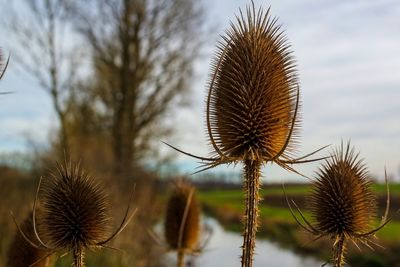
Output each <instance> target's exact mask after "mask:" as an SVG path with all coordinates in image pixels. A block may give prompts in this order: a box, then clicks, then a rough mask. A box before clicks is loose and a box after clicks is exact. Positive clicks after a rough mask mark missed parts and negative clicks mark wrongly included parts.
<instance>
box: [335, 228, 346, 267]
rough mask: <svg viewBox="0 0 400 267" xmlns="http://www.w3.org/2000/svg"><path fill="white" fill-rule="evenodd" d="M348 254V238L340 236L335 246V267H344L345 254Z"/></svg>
mask: <svg viewBox="0 0 400 267" xmlns="http://www.w3.org/2000/svg"><path fill="white" fill-rule="evenodd" d="M345 253H346V237H345V236H344V235H343V234H342V235H340V236H339V237H338V238H337V239H336V241H335V244H334V246H333V266H334V267H343V266H344V262H345V261H344V254H345Z"/></svg>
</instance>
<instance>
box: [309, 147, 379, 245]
mask: <svg viewBox="0 0 400 267" xmlns="http://www.w3.org/2000/svg"><path fill="white" fill-rule="evenodd" d="M309 205H310V209H311V212H312V215H313V218H314V220H315V222H316V225H315V228H316V229H317V230H318V231H320V232H322V233H324V234H326V235H330V236H336V235H341V234H345V235H347V236H349V237H351V236H356V235H357V234H360V233H362V232H364V231H365V230H367V229H370V228H371V224H372V223H373V221H374V219H375V214H376V211H377V207H376V197H375V195H374V194H373V193H372V190H371V179H370V176H369V174H368V171H367V168H366V166H365V164H364V163H363V162H362V160H359V159H358V156H357V155H356V154H355V152H354V149H350V147H349V145H348V146H347V148H346V150H343V147H341V148H340V149H339V150H337V151H336V152H335V153H334V154H333V155H332V159H331V160H328V161H326V163H325V164H324V165H323V166H322V168H321V169H320V171H319V172H318V174H317V179H316V181H315V182H313V184H312V194H311V196H310V204H309Z"/></svg>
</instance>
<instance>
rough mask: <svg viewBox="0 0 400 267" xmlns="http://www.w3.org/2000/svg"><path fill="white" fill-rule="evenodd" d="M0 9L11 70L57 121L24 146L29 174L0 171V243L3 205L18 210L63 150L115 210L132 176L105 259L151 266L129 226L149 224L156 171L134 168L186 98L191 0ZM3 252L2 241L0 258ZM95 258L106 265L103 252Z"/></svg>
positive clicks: (191, 56) (7, 5) (54, 1)
mask: <svg viewBox="0 0 400 267" xmlns="http://www.w3.org/2000/svg"><path fill="white" fill-rule="evenodd" d="M1 8H2V9H4V10H7V11H6V12H4V13H6V16H4V17H2V18H0V22H1V27H2V29H4V30H5V31H6V36H7V38H2V40H1V42H3V41H4V42H5V43H4V44H3V45H4V47H5V48H7V50H9V51H10V53H11V64H12V65H13V67H12V68H14V67H15V66H16V67H18V68H19V70H20V71H22V72H21V73H23V74H27V75H29V77H30V78H31V80H32V81H34V82H35V83H36V84H37V85H39V87H40V88H41V89H42V90H44V91H45V92H46V93H47V94H48V96H49V98H50V100H51V103H52V106H53V109H54V113H55V115H56V118H57V123H56V125H57V126H58V127H57V131H56V133H55V134H54V138H50V139H49V143H50V144H49V149H48V150H46V151H42V150H40V149H36V148H35V147H34V146H33V147H34V148H35V149H33V152H34V153H33V154H32V157H31V162H32V164H33V168H32V171H31V172H30V173H27V172H26V171H25V170H24V171H23V173H18V175H11V174H13V172H12V171H11V169H5V170H7V173H6V172H5V171H2V172H1V174H2V177H1V180H0V182H1V184H2V185H7V186H6V187H4V186H0V187H2V188H7V190H3V192H2V193H3V197H4V198H6V199H10V201H11V200H13V201H12V203H11V202H10V203H8V202H7V203H8V204H7V206H6V205H2V207H0V213H1V214H0V215H1V218H2V219H1V220H0V226H1V232H2V233H4V234H3V235H2V240H1V242H0V245H1V247H3V248H5V247H7V244H8V243H9V242H10V239H11V237H12V233H13V232H14V230H15V229H14V228H15V227H14V226H13V225H12V223H10V222H11V218H10V217H9V215H8V212H9V210H10V209H12V210H13V211H14V212H15V214H16V215H17V217H18V218H23V216H24V214H25V213H26V212H27V211H28V210H29V209H30V205H31V202H32V200H33V194H34V188H35V184H36V182H37V180H36V179H37V178H39V176H40V175H47V174H48V169H49V168H52V167H54V163H55V161H56V160H58V161H63V160H64V158H71V159H72V160H74V161H77V160H81V161H82V163H83V166H84V168H85V169H87V170H88V171H89V173H91V174H93V175H97V174H101V175H100V177H102V178H104V182H105V183H106V185H107V186H108V188H109V189H110V191H111V195H113V196H115V197H114V200H113V202H114V203H112V204H115V207H117V208H116V209H115V213H116V214H115V217H116V218H119V217H118V216H122V214H121V212H123V211H122V208H120V207H123V206H124V205H122V203H125V202H126V201H127V199H126V195H127V192H128V191H129V190H128V189H129V188H130V186H131V185H132V184H133V183H136V185H137V186H136V193H135V203H136V206H137V207H138V208H139V212H138V215H137V217H136V218H135V219H134V222H133V223H132V225H130V226H129V227H128V228H127V229H126V230H125V231H126V234H124V235H123V236H124V237H123V238H122V240H120V241H117V242H118V243H117V244H115V245H116V246H118V247H122V248H123V249H125V250H127V251H129V253H128V254H129V257H128V256H123V255H122V256H121V255H118V256H115V257H117V258H118V261H117V262H118V263H119V264H120V265H121V264H122V265H121V266H128V265H129V264H131V263H132V262H134V264H135V266H155V264H156V263H155V262H154V261H158V260H159V257H156V256H154V255H153V253H152V251H153V250H154V248H153V247H154V246H153V244H152V242H151V239H150V238H149V237H148V236H147V235H146V230H145V229H138V228H140V227H142V228H146V227H149V226H151V225H153V224H154V222H155V220H156V219H157V218H155V217H156V214H160V211H159V207H158V206H157V205H156V203H157V201H149V199H151V198H154V195H155V194H156V189H155V184H152V182H151V181H154V180H155V179H156V178H155V177H154V175H152V174H151V173H149V172H147V171H145V170H144V168H143V166H144V163H145V162H146V160H151V161H156V160H160V158H159V156H158V154H159V153H158V147H160V146H161V144H160V142H159V140H160V139H161V138H162V137H165V136H166V135H169V134H171V133H172V132H173V128H172V127H171V125H172V123H171V121H172V120H171V119H170V118H168V117H171V114H173V112H174V111H175V110H176V109H177V108H179V106H181V105H183V104H185V103H187V101H186V100H187V93H188V92H189V91H190V87H191V86H190V85H191V79H192V78H193V63H194V62H195V60H196V58H197V57H198V55H199V51H200V48H201V44H202V39H201V38H202V35H203V33H204V23H203V20H204V16H205V14H204V10H203V8H202V3H201V1H196V0H86V1H80V0H34V1H32V0H19V1H5V0H2V1H1ZM3 39H4V40H3ZM10 89H11V90H12V88H10ZM20 93H23V92H20ZM4 101H6V100H4ZM33 101H34V100H33ZM44 134H47V133H44ZM5 173H6V174H7V175H5ZM9 174H10V175H9ZM17 176H18V177H19V178H18V177H17ZM16 177H17V178H16ZM21 177H22V178H21ZM32 178H34V179H32ZM22 185H23V186H22ZM125 189H127V190H125ZM124 190H125V191H124ZM8 196H9V197H8ZM20 196H24V197H23V198H21V197H20ZM30 196H32V198H30ZM17 199H19V200H20V201H16V200H17ZM28 199H29V200H28ZM141 210H142V211H143V212H141ZM116 221H118V219H116ZM13 227H14V228H13ZM133 237H134V238H133ZM132 252H134V253H132ZM5 253H6V249H2V250H1V253H0V266H2V264H3V263H4V262H5V259H4V258H5ZM109 254H110V253H109ZM106 255H107V254H106ZM127 258H128V259H127ZM101 264H109V265H113V266H116V265H115V264H116V263H115V262H111V261H105V260H104V258H103V259H102V263H101ZM157 264H158V263H157ZM89 265H90V264H89ZM120 265H118V266H120Z"/></svg>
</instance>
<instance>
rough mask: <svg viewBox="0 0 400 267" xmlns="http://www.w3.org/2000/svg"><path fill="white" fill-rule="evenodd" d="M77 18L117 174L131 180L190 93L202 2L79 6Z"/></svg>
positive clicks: (117, 0) (148, 0) (92, 1)
mask: <svg viewBox="0 0 400 267" xmlns="http://www.w3.org/2000/svg"><path fill="white" fill-rule="evenodd" d="M73 13H74V14H78V15H77V16H76V18H75V19H74V21H75V25H76V28H77V29H78V31H79V32H80V33H81V34H82V35H83V36H84V37H85V39H86V41H87V42H88V43H89V44H90V48H91V50H92V53H91V58H92V65H93V79H91V80H92V81H94V82H92V83H91V85H90V87H91V91H92V93H93V92H94V95H93V100H94V101H97V103H96V106H100V107H101V109H100V110H102V111H103V114H104V121H103V123H104V124H108V125H109V131H110V136H111V138H112V147H113V155H114V156H113V157H114V161H115V171H116V173H118V174H122V175H126V174H129V173H130V171H131V169H132V165H133V163H134V162H135V161H136V160H137V159H140V158H141V157H142V156H143V154H144V151H146V149H147V148H148V145H149V143H150V142H151V141H152V140H154V136H157V135H159V134H160V133H161V132H162V131H164V130H165V128H162V127H160V125H162V121H163V119H165V114H166V112H167V111H168V110H169V109H170V108H171V107H174V106H175V105H176V104H178V102H179V100H180V98H181V97H182V95H183V93H184V92H185V91H187V90H188V88H189V87H190V86H189V84H188V79H189V78H190V77H191V75H192V66H193V65H192V63H193V62H194V59H195V58H196V55H197V52H198V50H199V44H200V42H199V36H201V32H202V27H201V25H202V16H203V13H202V9H201V6H200V4H199V3H198V1H195V0H89V1H76V5H75V9H74V11H73Z"/></svg>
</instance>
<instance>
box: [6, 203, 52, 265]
mask: <svg viewBox="0 0 400 267" xmlns="http://www.w3.org/2000/svg"><path fill="white" fill-rule="evenodd" d="M38 212H39V213H38V214H39V216H38V218H40V214H41V210H40V209H38ZM40 221H41V220H40V219H39V220H38V222H37V227H38V229H41V228H42V224H41V222H40ZM21 231H22V232H23V233H24V234H25V236H26V237H27V238H29V239H31V240H34V239H35V233H34V230H33V224H32V212H31V213H30V214H29V215H28V217H27V218H26V219H25V220H24V222H23V223H22V225H21ZM39 232H40V233H41V231H39ZM47 254H48V251H46V250H45V249H40V248H38V247H37V246H33V245H31V244H30V243H29V242H28V241H27V240H26V239H25V238H24V237H23V235H22V233H21V232H16V233H15V235H14V238H13V241H12V242H11V245H10V247H9V249H8V253H7V266H9V267H26V266H30V265H31V264H34V263H35V267H46V266H48V261H49V259H48V258H46V256H47Z"/></svg>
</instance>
